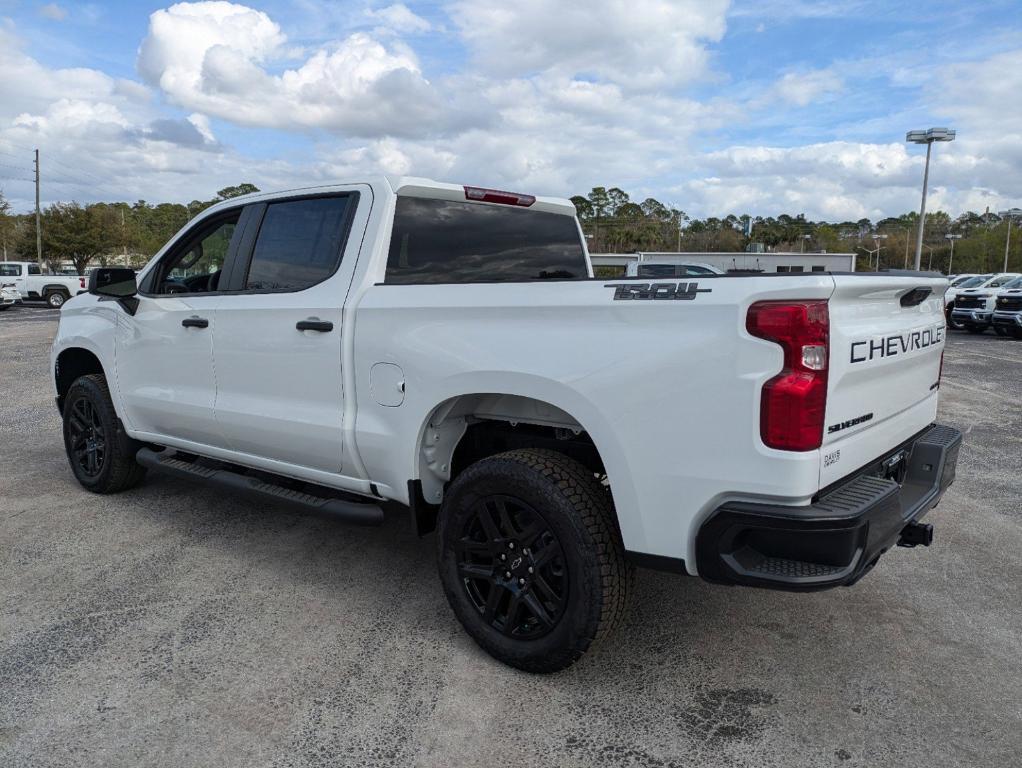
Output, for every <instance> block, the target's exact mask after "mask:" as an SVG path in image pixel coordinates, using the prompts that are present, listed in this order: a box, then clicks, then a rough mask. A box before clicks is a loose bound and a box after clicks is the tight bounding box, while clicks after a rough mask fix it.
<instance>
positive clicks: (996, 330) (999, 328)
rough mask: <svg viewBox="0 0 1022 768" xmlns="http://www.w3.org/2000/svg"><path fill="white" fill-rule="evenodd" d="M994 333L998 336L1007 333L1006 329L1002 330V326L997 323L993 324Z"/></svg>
mask: <svg viewBox="0 0 1022 768" xmlns="http://www.w3.org/2000/svg"><path fill="white" fill-rule="evenodd" d="M994 333H996V334H997V335H998V336H1007V335H1008V332H1007V331H1006V330H1004V328H1002V327H1001V326H999V325H995V326H994Z"/></svg>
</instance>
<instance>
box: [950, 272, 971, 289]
mask: <svg viewBox="0 0 1022 768" xmlns="http://www.w3.org/2000/svg"><path fill="white" fill-rule="evenodd" d="M969 280H972V278H971V277H969V276H968V275H966V276H965V277H958V278H955V279H954V280H952V281H951V287H952V288H960V287H961V286H962V284H964V283H966V282H968V281H969Z"/></svg>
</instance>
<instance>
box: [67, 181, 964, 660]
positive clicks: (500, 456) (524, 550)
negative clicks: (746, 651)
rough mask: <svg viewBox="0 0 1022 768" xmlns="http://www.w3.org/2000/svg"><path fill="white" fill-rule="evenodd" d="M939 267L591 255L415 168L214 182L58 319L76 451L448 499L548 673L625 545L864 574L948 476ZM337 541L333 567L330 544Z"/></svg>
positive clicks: (459, 552)
mask: <svg viewBox="0 0 1022 768" xmlns="http://www.w3.org/2000/svg"><path fill="white" fill-rule="evenodd" d="M946 282H947V281H946V280H945V279H943V278H941V277H939V276H935V275H932V274H923V273H900V274H893V273H892V274H868V273H860V274H830V273H804V274H764V275H736V276H729V275H716V274H705V275H700V276H699V277H698V278H694V277H689V278H682V279H665V280H654V281H651V280H650V279H649V278H631V279H629V278H621V279H616V280H609V281H608V280H600V279H593V277H592V269H591V266H590V263H589V259H588V255H587V253H586V250H585V240H584V238H583V236H582V231H581V229H580V227H579V224H578V222H577V220H576V218H575V210H574V208H573V207H572V205H571V203H570V201H568V200H562V199H555V198H548V197H533V196H531V195H524V194H516V193H508V192H499V191H494V190H488V189H481V188H476V187H462V186H456V185H452V184H444V183H437V182H433V181H428V180H424V179H415V178H389V177H388V178H378V179H370V180H367V181H364V182H360V183H352V184H344V185H339V186H330V187H319V188H312V189H304V190H296V191H291V192H284V193H278V194H263V193H259V194H255V195H250V196H246V197H242V198H236V199H233V200H230V201H227V202H224V203H221V204H219V205H216V206H214V207H212V208H210V209H208V210H207V211H205V212H204V213H203V214H201V215H200V216H199V217H197V218H196V219H195V220H193V221H192V222H190V223H189V224H188V225H187V227H186V228H185V229H183V230H182V231H181V232H179V233H178V234H177V235H176V236H175V237H174V238H173V239H172V240H171V241H170V242H169V243H168V244H167V245H166V246H165V247H164V248H163V249H162V250H161V251H160V252H159V253H158V254H157V255H156V256H155V257H154V258H153V260H152V261H151V262H150V264H148V265H147V267H146V268H145V269H144V270H143V271H142V272H141V273H140V275H139V276H138V278H137V279H136V276H135V274H134V273H133V272H132V271H130V270H121V269H105V268H101V269H97V270H96V271H95V272H94V273H93V275H92V276H91V279H90V287H89V295H88V296H82V297H78V298H75V299H73V300H71V301H70V302H68V303H67V304H66V305H65V306H64V308H63V311H62V312H61V321H60V324H59V329H58V332H57V336H56V339H55V341H54V344H53V352H52V365H53V376H54V384H55V388H56V400H57V405H58V407H59V409H60V412H61V414H62V417H63V425H64V426H63V430H64V440H65V445H66V448H67V454H68V459H69V462H70V466H71V470H72V471H73V473H74V475H75V477H76V478H77V479H78V481H79V482H80V483H81V484H82V485H83V486H84V487H85V488H87V489H88V490H90V491H94V492H98V493H111V492H115V491H121V490H124V489H127V488H130V487H132V486H133V485H135V484H136V483H138V482H139V481H140V480H141V479H142V477H143V474H144V473H145V471H146V470H147V469H154V470H159V471H163V472H169V473H173V474H175V475H178V476H180V477H184V478H187V479H188V480H190V481H193V482H196V483H200V482H201V483H213V484H217V485H219V486H221V487H225V488H228V489H232V490H234V491H238V492H244V493H247V494H252V495H255V496H260V497H262V498H264V499H270V500H274V501H279V502H287V503H290V504H292V505H295V506H298V507H301V508H304V509H307V510H317V511H319V512H320V513H323V514H329V515H333V516H335V517H337V518H340V519H342V520H346V521H350V522H355V523H363V524H378V523H380V522H381V520H382V518H383V511H382V508H381V504H382V503H383V502H385V501H391V502H397V503H399V504H402V505H406V506H407V507H408V508H409V510H410V516H411V520H412V524H413V525H414V526H415V529H416V530H417V531H418V532H419V533H420V534H426V533H428V532H430V531H432V530H434V529H436V531H437V533H438V535H437V552H438V567H439V572H440V578H441V580H442V583H443V586H444V589H445V592H446V595H447V598H448V600H449V602H450V604H451V607H452V609H453V610H454V613H455V614H456V615H457V617H458V618H459V619H460V621H461V622H462V624H463V625H464V627H465V629H466V630H467V631H468V633H469V634H470V635H471V636H472V637H473V638H474V639H475V640H476V641H477V642H478V643H479V644H480V645H481V646H482V647H483V648H485V649H486V650H487V651H488V652H489V653H491V654H492V655H493V656H495V657H496V658H498V659H500V660H502V661H504V662H506V663H508V664H511V665H514V666H516V667H519V668H522V669H526V670H530V671H537V672H549V671H554V670H558V669H562V668H564V667H566V666H567V665H569V664H571V663H572V662H573V661H575V660H576V659H578V658H579V657H580V656H581V655H582V654H583V653H584V652H585V651H586V649H588V648H589V647H590V646H591V644H592V643H593V642H595V641H597V640H599V639H600V638H602V637H604V636H605V635H607V634H608V633H609V632H610V630H611V629H612V628H613V627H614V626H615V625H616V624H618V623H619V622H620V620H621V618H622V616H623V612H624V609H625V598H626V593H627V590H628V587H629V584H630V583H631V578H630V576H631V573H632V569H633V567H634V566H635V565H639V566H647V567H654V568H660V569H666V570H670V571H675V572H678V573H686V574H691V575H698V576H701V577H703V578H704V579H708V580H710V581H713V582H718V583H723V584H744V585H751V586H759V587H771V588H779V589H789V590H814V589H823V588H826V587H833V586H838V585H849V584H852V583H854V582H855V581H857V580H858V579H859V578H860V577H862V576H863V575H864V574H865V573H866V572H867V571H869V570H870V569H871V568H872V567H873V566H874V564H875V563H876V562H877V560H878V558H879V557H880V556H881V555H882V554H883V553H884V552H885V551H886V550H887V549H889V548H890V547H892V546H893V545H895V544H903V545H906V546H914V545H916V544H928V543H929V542H930V537H931V535H932V529H931V528H930V526H929V525H927V524H924V523H921V522H919V518H920V517H921V516H922V515H924V514H925V513H926V512H927V511H928V510H930V509H931V508H932V507H933V506H935V505H936V504H937V502H938V500H939V499H940V497H941V495H942V494H943V492H944V490H945V489H946V488H947V486H948V485H949V484H950V483H951V482H952V480H953V479H954V474H955V463H956V459H957V453H958V446H959V443H960V440H961V435H960V433H959V432H957V431H956V430H954V429H952V428H950V427H946V426H940V425H936V424H934V419H935V417H936V413H937V392H938V387H939V384H940V373H941V362H942V350H943V347H944V334H945V322H944V314H943V309H944V305H943V301H942V297H943V293H944V288H945V286H946ZM338 567H343V564H339V565H338Z"/></svg>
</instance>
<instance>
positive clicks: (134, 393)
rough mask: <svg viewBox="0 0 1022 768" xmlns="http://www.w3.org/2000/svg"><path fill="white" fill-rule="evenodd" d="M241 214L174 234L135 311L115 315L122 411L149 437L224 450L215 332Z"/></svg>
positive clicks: (232, 213)
mask: <svg viewBox="0 0 1022 768" xmlns="http://www.w3.org/2000/svg"><path fill="white" fill-rule="evenodd" d="M239 214H240V209H235V210H234V211H229V212H226V213H224V214H220V215H217V216H215V217H213V218H211V219H208V220H205V221H203V222H199V223H198V224H197V225H196V227H195V229H194V231H192V232H189V233H186V234H185V235H184V237H183V238H180V239H179V241H178V245H175V246H173V247H172V248H171V249H170V250H169V251H168V252H167V254H166V256H165V257H163V258H161V260H160V262H159V263H158V264H156V265H155V266H154V267H153V269H152V270H150V272H149V273H147V275H146V276H145V279H144V280H143V281H142V285H140V286H139V296H138V299H139V303H138V309H137V311H136V312H135V314H134V315H129V314H128V313H127V312H124V313H122V314H121V315H120V317H119V320H118V338H117V351H116V356H115V359H116V363H115V365H116V369H117V385H118V389H119V392H120V397H121V402H122V403H123V411H124V413H123V415H124V418H125V420H126V421H127V422H128V425H129V426H130V427H131V428H132V429H133V430H136V431H138V432H144V433H146V434H148V435H152V436H153V437H152V439H153V441H154V442H159V439H160V438H170V439H171V440H178V441H187V442H191V443H198V444H200V445H209V446H214V447H217V448H225V447H226V445H225V441H224V438H223V434H222V433H221V432H220V429H219V427H218V426H217V424H216V419H215V417H214V414H213V403H214V400H215V398H216V378H215V375H214V370H213V332H214V330H215V328H216V309H217V306H218V304H219V302H220V301H221V298H222V297H221V294H220V292H219V287H220V286H219V280H220V276H221V273H222V270H223V268H224V266H225V264H226V262H227V261H228V258H229V254H230V253H231V252H232V251H231V249H232V243H235V241H236V240H237V239H238V238H237V236H236V235H237V234H238V233H239V230H240V228H239V227H238V226H237V225H238V219H239ZM235 247H236V243H235Z"/></svg>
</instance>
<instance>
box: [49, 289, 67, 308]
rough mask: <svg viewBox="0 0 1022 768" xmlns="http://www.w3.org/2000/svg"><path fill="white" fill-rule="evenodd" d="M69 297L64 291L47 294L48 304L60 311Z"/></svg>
mask: <svg viewBox="0 0 1022 768" xmlns="http://www.w3.org/2000/svg"><path fill="white" fill-rule="evenodd" d="M67 299H68V297H67V296H66V295H65V294H64V292H63V291H51V292H50V293H48V294H46V303H47V304H49V305H50V306H51V307H53V308H54V309H60V308H61V307H62V306H64V302H65V301H67Z"/></svg>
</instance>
